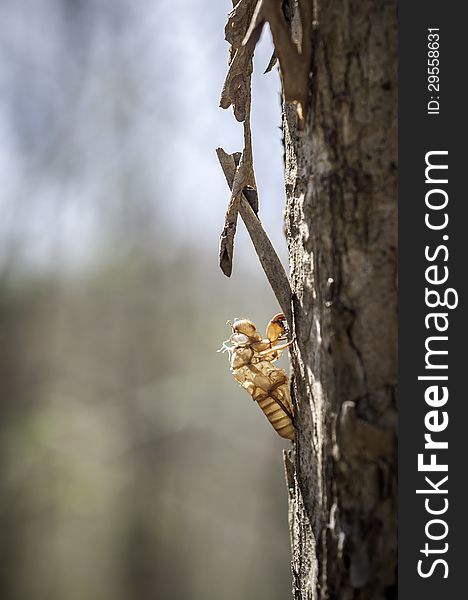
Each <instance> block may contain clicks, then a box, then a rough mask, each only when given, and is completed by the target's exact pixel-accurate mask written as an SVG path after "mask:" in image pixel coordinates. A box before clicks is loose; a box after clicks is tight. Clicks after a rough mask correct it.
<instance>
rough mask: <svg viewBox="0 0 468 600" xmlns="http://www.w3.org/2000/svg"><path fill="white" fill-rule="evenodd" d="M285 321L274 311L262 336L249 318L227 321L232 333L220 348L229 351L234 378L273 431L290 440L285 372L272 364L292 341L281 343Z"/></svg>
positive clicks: (291, 426)
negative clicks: (247, 393)
mask: <svg viewBox="0 0 468 600" xmlns="http://www.w3.org/2000/svg"><path fill="white" fill-rule="evenodd" d="M285 323H286V320H285V317H284V315H283V314H281V313H280V314H278V315H275V316H274V317H273V318H272V319H271V321H270V322H269V323H268V327H267V330H266V338H263V337H262V336H261V334H260V333H259V332H258V331H257V328H256V327H255V325H254V323H252V321H249V320H248V319H236V320H235V321H234V323H232V324H231V328H232V335H231V337H230V338H229V340H227V341H226V342H224V344H223V346H222V348H221V350H222V351H225V350H226V351H228V352H229V354H230V362H231V372H232V374H233V376H234V379H235V380H236V381H237V382H238V383H239V384H240V385H241V386H242V387H243V388H244V389H246V390H247V391H248V392H249V394H250V395H251V396H252V398H253V400H254V401H255V402H257V404H258V405H259V406H260V408H261V409H262V411H263V413H264V414H265V416H266V418H267V419H268V420H269V421H270V423H271V424H272V425H273V427H274V429H275V430H276V432H277V433H278V434H279V435H280V436H281V437H283V438H286V439H288V440H294V437H295V430H294V423H293V421H294V408H293V404H292V402H291V395H290V391H289V381H288V376H287V374H286V371H285V370H284V369H280V368H279V367H277V366H275V365H274V364H273V363H274V362H275V361H276V360H278V358H279V357H280V355H281V352H282V351H283V350H285V349H286V348H287V347H288V346H290V345H291V343H292V342H286V343H285V340H286V334H287V332H286V326H285ZM228 343H230V345H228Z"/></svg>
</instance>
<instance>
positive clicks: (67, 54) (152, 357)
mask: <svg viewBox="0 0 468 600" xmlns="http://www.w3.org/2000/svg"><path fill="white" fill-rule="evenodd" d="M204 4H205V5H206V9H207V10H206V11H205V13H206V15H207V17H206V19H205V20H204V22H203V23H199V24H198V25H197V27H194V19H195V8H193V9H190V7H188V6H187V3H182V2H172V3H171V2H168V1H167V2H163V1H160V2H158V3H152V2H150V1H149V0H146V1H144V2H138V3H135V5H134V3H131V2H128V1H125V0H101V1H99V2H95V1H91V0H38V1H36V2H34V3H32V2H28V1H27V0H20V1H19V2H18V1H14V0H6V1H5V2H3V3H2V5H1V6H0V16H1V23H2V25H1V27H2V36H1V37H0V67H1V68H0V73H1V75H0V133H1V143H0V177H1V181H2V195H1V198H0V210H1V219H0V332H1V333H0V374H1V381H2V398H1V400H2V401H1V405H0V411H1V412H0V473H1V475H0V523H1V532H2V533H1V537H0V597H1V598H2V600H3V599H5V600H16V599H18V600H20V599H21V600H30V599H32V598H34V599H35V600H40V599H47V600H107V599H109V600H111V599H112V600H127V599H128V600H130V599H131V600H133V599H135V598H138V599H139V600H144V599H146V598H148V599H150V598H151V599H154V598H161V599H164V598H171V599H178V598H180V599H189V598H190V599H192V598H193V599H203V600H206V599H209V598H216V599H219V598H223V599H228V600H229V599H233V600H234V599H239V598H246V599H250V598H256V599H263V598H265V599H267V598H268V599H274V598H285V597H287V595H288V593H289V587H290V584H289V580H290V575H289V541H288V533H287V522H286V491H285V486H284V482H283V472H282V465H281V448H282V445H283V444H282V441H281V440H280V439H277V437H276V436H275V435H274V433H273V432H272V431H271V430H270V426H269V424H268V423H267V422H266V420H265V419H264V417H263V415H262V414H261V412H260V411H259V410H258V408H257V407H255V406H254V405H253V403H252V402H251V401H249V397H248V396H247V395H246V394H244V393H243V392H242V391H241V390H240V389H239V388H238V387H237V386H236V385H235V383H234V381H233V380H232V379H231V377H230V374H229V368H228V362H227V359H226V356H225V355H224V356H223V355H220V354H216V350H217V348H219V347H220V345H221V342H222V340H223V339H224V338H226V337H228V334H229V332H228V328H227V327H225V325H224V324H225V322H226V319H227V318H233V317H235V316H244V315H245V316H248V317H250V318H253V319H254V320H256V321H257V322H258V324H259V326H261V327H262V328H263V327H264V325H265V324H266V321H267V320H268V319H269V318H270V317H271V315H272V314H274V313H275V312H277V305H276V303H275V301H274V298H273V297H272V295H271V292H270V291H269V289H268V287H267V284H266V283H265V282H264V280H263V274H262V273H261V271H260V268H257V265H256V264H255V259H253V258H250V249H249V248H248V246H247V245H246V244H247V242H246V239H245V237H244V238H243V237H242V234H241V236H240V239H239V241H238V248H239V252H238V260H237V265H238V271H237V272H236V273H235V274H234V275H233V278H232V281H231V282H230V283H229V284H227V283H226V282H225V281H224V280H223V276H222V275H221V274H220V273H218V268H217V264H216V261H217V257H216V254H217V235H218V231H219V230H220V226H221V224H222V219H223V214H222V213H223V210H224V204H225V200H226V195H227V189H226V187H225V182H224V180H223V177H222V174H221V173H219V170H218V165H217V164H216V156H215V154H214V152H213V151H212V148H214V147H216V145H218V143H219V141H220V140H221V139H222V141H223V143H224V141H225V139H226V131H223V133H222V135H220V133H219V132H220V128H227V127H232V129H233V131H234V132H235V133H232V134H230V135H232V140H234V136H235V135H236V134H237V130H236V128H235V126H234V125H233V124H232V122H231V118H230V115H226V116H224V115H223V114H222V113H221V111H220V114H219V115H216V116H215V117H213V112H212V110H213V107H214V106H216V97H217V94H218V88H219V85H220V82H221V81H222V77H223V72H224V66H225V56H224V54H223V51H224V49H225V45H224V41H223V39H222V33H221V28H220V23H222V22H223V18H224V15H225V13H226V11H227V10H228V9H229V3H227V2H226V5H223V3H220V6H216V7H213V6H212V5H211V3H209V2H208V1H207V0H206V2H205V3H204ZM191 10H192V11H193V14H191ZM200 10H202V9H201V8H200V5H198V8H197V14H200ZM171 19H172V20H171ZM270 50H271V49H270V48H266V50H265V52H264V53H263V57H262V59H263V60H264V61H265V60H268V56H269V53H270ZM260 54H261V52H260ZM168 56H170V57H172V58H171V61H168V60H167V57H168ZM201 67H203V68H201ZM202 73H205V75H204V79H201V74H202ZM271 81H272V80H271V78H270V83H265V84H264V85H269V86H272V85H273V86H277V82H276V83H274V82H273V83H271ZM274 89H277V88H274ZM272 90H273V88H271V89H268V93H265V94H264V95H263V96H262V92H261V90H259V91H257V97H259V98H260V99H261V98H266V97H268V98H270V100H269V101H270V102H272V104H271V105H270V106H266V105H265V104H263V105H262V106H261V107H260V108H261V110H260V111H259V115H258V116H257V117H256V118H257V119H258V123H259V124H260V125H261V124H262V120H265V119H267V118H270V119H271V122H272V123H273V125H269V130H271V132H272V135H274V138H268V137H266V139H265V140H264V141H263V142H262V141H260V142H259V144H258V145H257V148H258V149H259V150H258V151H259V152H260V153H261V152H263V149H265V148H268V151H269V152H268V162H266V163H265V161H264V163H262V159H261V157H260V158H259V160H258V161H257V165H258V175H257V176H258V177H259V179H261V177H262V171H263V172H264V173H265V174H267V177H265V186H264V189H266V190H267V191H268V203H266V212H265V215H264V221H265V223H266V224H267V226H268V225H270V229H272V230H273V236H272V237H273V239H275V236H276V241H278V240H280V239H281V237H282V233H281V204H282V201H283V198H282V183H281V178H282V171H281V166H280V167H279V169H277V171H278V179H275V176H274V175H272V173H273V172H274V170H271V161H272V160H277V165H281V152H282V150H281V143H280V134H279V130H278V129H275V125H277V124H279V102H278V97H277V96H276V95H275V94H274V93H272ZM205 95H208V96H209V101H206V98H205ZM260 104H261V102H260ZM202 105H205V106H206V107H209V108H208V111H209V112H208V113H203V111H202V110H201V108H200V107H201V106H202ZM272 107H273V108H272ZM205 110H206V109H205ZM210 111H211V112H210ZM275 111H276V112H275ZM260 113H261V115H260ZM268 115H269V116H268ZM254 118H255V115H254ZM216 119H218V120H216ZM262 144H264V146H262ZM272 147H276V149H277V157H276V158H272V152H271V148H272ZM207 156H209V157H210V160H211V159H212V160H211V162H208V159H207V158H206V157H207ZM276 184H279V185H278V187H277V190H276V192H274V191H273V190H274V189H276V188H275V186H276ZM278 190H279V191H278ZM275 232H276V233H275ZM251 261H252V262H251Z"/></svg>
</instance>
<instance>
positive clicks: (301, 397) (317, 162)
mask: <svg viewBox="0 0 468 600" xmlns="http://www.w3.org/2000/svg"><path fill="white" fill-rule="evenodd" d="M310 1H311V2H312V0H310ZM291 4H293V3H292V2H291ZM293 8H294V6H293ZM295 10H296V13H297V7H295ZM314 11H315V13H314V14H315V19H316V21H317V25H316V29H315V33H314V35H315V39H314V56H313V59H312V69H311V70H312V73H313V76H312V78H311V82H310V98H309V107H308V112H307V118H306V122H305V123H304V124H303V126H302V127H300V128H299V127H298V117H297V111H296V109H295V107H294V106H293V105H289V104H285V108H284V122H283V125H284V137H285V161H286V193H287V208H286V233H287V237H288V240H289V257H290V267H291V283H292V291H293V307H294V329H295V332H294V333H295V335H296V338H297V344H295V349H294V351H293V353H292V360H293V372H294V385H293V391H294V394H295V398H296V402H297V406H298V411H299V419H298V428H299V429H298V434H297V445H296V450H295V453H292V454H291V455H290V457H286V467H287V473H288V481H289V493H290V524H291V536H292V550H293V558H292V566H293V595H294V598H301V599H303V598H313V599H316V598H317V599H318V598H320V599H322V598H331V599H339V600H348V599H360V600H363V599H366V600H380V599H384V598H385V599H389V598H396V594H397V592H396V561H397V555H396V551H397V546H396V528H397V514H396V512H397V490H396V484H397V480H396V478H397V467H396V398H395V392H396V382H397V351H396V344H397V339H396V336H397V304H396V285H397V283H396V236H397V224H396V210H397V189H396V181H397V179H396V175H397V171H396V168H397V165H396V157H397V145H396V98H397V80H396V77H397V70H396V69H397V55H396V43H397V33H396V3H395V2H394V1H393V0H390V1H383V0H382V1H379V0H348V1H346V0H327V2H325V1H323V2H318V3H316V6H315V7H314ZM296 16H297V15H296ZM296 26H297V19H296ZM293 28H294V20H293Z"/></svg>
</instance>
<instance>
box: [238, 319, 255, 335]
mask: <svg viewBox="0 0 468 600" xmlns="http://www.w3.org/2000/svg"><path fill="white" fill-rule="evenodd" d="M232 331H233V333H234V334H236V333H243V334H244V335H247V336H248V337H252V336H253V335H254V334H255V333H256V331H257V328H256V327H255V323H252V321H249V319H236V320H235V321H234V323H233V324H232Z"/></svg>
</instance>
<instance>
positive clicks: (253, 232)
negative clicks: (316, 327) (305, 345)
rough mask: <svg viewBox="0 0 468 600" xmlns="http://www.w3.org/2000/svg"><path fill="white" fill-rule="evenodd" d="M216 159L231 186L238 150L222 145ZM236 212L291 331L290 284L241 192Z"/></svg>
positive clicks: (238, 155) (237, 159) (270, 244)
mask: <svg viewBox="0 0 468 600" xmlns="http://www.w3.org/2000/svg"><path fill="white" fill-rule="evenodd" d="M216 154H217V155H218V159H219V162H220V164H221V167H222V169H223V172H224V175H225V177H226V181H227V183H228V185H229V187H230V188H232V185H233V183H234V178H235V174H236V168H237V162H238V161H239V159H240V153H236V154H228V153H227V152H225V151H224V150H223V149H222V148H217V150H216ZM239 213H240V216H241V217H242V220H243V221H244V223H245V226H246V227H247V231H248V232H249V235H250V239H251V240H252V243H253V246H254V248H255V251H256V253H257V256H258V258H259V260H260V264H261V265H262V268H263V270H264V271H265V275H266V276H267V279H268V281H269V283H270V285H271V288H272V290H273V293H274V294H275V296H276V299H277V300H278V303H279V305H280V306H281V309H282V310H283V313H284V316H285V317H286V319H287V321H288V324H289V326H290V328H291V330H292V312H291V286H290V284H289V280H288V277H287V275H286V272H285V270H284V267H283V264H282V262H281V261H280V259H279V257H278V255H277V254H276V251H275V249H274V247H273V244H272V243H271V241H270V238H269V237H268V235H267V234H266V232H265V230H264V229H263V227H262V224H261V223H260V221H259V219H258V217H257V215H256V214H255V212H254V211H253V210H252V208H251V206H250V204H249V202H248V200H247V199H246V198H245V195H244V194H242V195H241V197H240V202H239Z"/></svg>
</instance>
